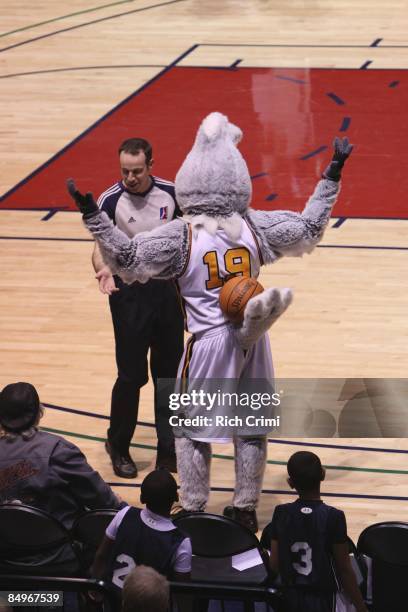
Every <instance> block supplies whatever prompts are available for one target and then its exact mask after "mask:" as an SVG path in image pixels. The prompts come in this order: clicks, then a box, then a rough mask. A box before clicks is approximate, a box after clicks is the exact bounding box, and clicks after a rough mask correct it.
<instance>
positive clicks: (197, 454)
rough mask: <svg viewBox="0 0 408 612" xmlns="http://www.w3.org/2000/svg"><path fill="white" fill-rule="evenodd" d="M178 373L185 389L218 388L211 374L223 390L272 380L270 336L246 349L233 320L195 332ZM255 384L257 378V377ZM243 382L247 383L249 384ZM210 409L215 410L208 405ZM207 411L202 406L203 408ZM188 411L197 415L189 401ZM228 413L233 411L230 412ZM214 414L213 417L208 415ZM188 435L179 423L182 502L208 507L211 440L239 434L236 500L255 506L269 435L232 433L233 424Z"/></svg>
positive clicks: (188, 507)
mask: <svg viewBox="0 0 408 612" xmlns="http://www.w3.org/2000/svg"><path fill="white" fill-rule="evenodd" d="M178 378H179V379H181V385H180V386H181V388H182V390H183V391H186V392H190V393H191V383H192V381H195V383H194V388H195V389H198V386H199V381H200V382H201V388H202V389H204V390H208V388H209V386H210V387H211V392H212V393H214V388H215V387H214V386H212V385H211V380H212V381H214V380H215V382H216V384H218V383H220V385H221V386H222V387H223V388H222V389H221V391H222V392H225V391H227V392H228V391H231V392H233V391H234V390H236V387H237V382H240V383H242V381H250V380H253V379H256V381H258V380H259V379H266V380H268V381H270V382H271V381H272V380H273V366H272V355H271V350H270V346H269V340H268V337H267V336H266V335H265V336H262V337H261V338H260V339H259V340H258V342H257V343H256V344H255V345H254V346H253V347H252V348H251V349H249V350H248V351H243V350H242V348H241V347H240V346H239V344H238V341H237V339H236V336H235V333H234V328H233V326H232V325H229V324H226V325H223V326H221V327H217V328H215V329H211V330H209V331H207V332H203V333H202V334H197V335H196V336H192V337H191V338H190V339H189V341H188V342H187V344H186V347H185V350H184V355H183V358H182V360H181V363H180V367H179V372H178ZM254 383H255V384H256V382H255V381H254ZM245 386H246V385H245V382H244V388H245ZM208 414H211V410H209V411H208ZM200 415H201V416H202V415H203V408H202V406H201V407H200V408H199V414H198V415H197V414H196V416H200ZM186 416H188V417H189V418H193V417H194V411H192V410H191V409H190V407H188V412H187V410H186ZM227 416H228V415H227ZM208 418H210V417H208ZM195 429H196V433H194V432H193V433H192V432H191V429H190V430H189V432H188V436H186V435H185V433H183V427H180V428H175V435H176V451H177V465H178V472H179V477H180V494H181V502H182V505H183V508H184V509H185V510H188V511H199V510H204V509H205V507H206V504H207V501H208V496H209V492H210V482H209V481H210V464H211V445H210V442H229V441H230V440H231V437H233V438H234V454H235V490H234V496H233V505H234V506H235V507H237V508H243V509H250V510H253V509H255V508H256V506H257V504H258V500H259V496H260V493H261V487H262V480H263V474H264V470H265V464H266V453H267V442H266V437H265V435H262V434H261V435H259V433H256V434H255V433H254V434H253V435H252V436H251V435H247V436H245V437H241V436H240V435H233V436H231V427H214V426H211V427H205V426H200V424H199V425H197V426H196V428H195Z"/></svg>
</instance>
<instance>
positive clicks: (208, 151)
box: [175, 113, 252, 218]
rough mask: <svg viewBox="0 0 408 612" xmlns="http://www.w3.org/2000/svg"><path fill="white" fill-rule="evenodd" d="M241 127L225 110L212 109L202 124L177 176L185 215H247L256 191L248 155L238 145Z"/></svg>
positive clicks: (179, 195) (178, 191)
mask: <svg viewBox="0 0 408 612" xmlns="http://www.w3.org/2000/svg"><path fill="white" fill-rule="evenodd" d="M241 138H242V132H241V130H240V129H239V128H238V127H237V126H236V125H233V124H232V123H229V121H228V118H227V117H226V116H225V115H222V114H221V113H211V114H210V115H208V116H207V117H206V118H205V119H204V121H203V122H202V124H201V125H200V127H199V129H198V132H197V136H196V139H195V142H194V145H193V148H192V149H191V151H190V153H189V154H188V155H187V157H186V159H185V160H184V162H183V165H182V166H181V168H180V170H179V171H178V173H177V176H176V181H175V185H176V198H177V202H178V204H179V206H180V208H181V210H182V211H183V213H184V214H185V215H189V216H197V215H205V216H207V217H213V218H214V217H218V218H219V217H229V216H231V215H233V213H238V214H239V215H243V214H244V213H245V211H246V210H247V208H248V205H249V201H250V199H251V194H252V185H251V179H250V176H249V172H248V168H247V165H246V163H245V160H244V158H243V157H242V155H241V153H240V152H239V151H238V149H237V145H238V143H239V141H240V140H241Z"/></svg>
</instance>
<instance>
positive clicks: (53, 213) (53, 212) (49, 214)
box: [41, 209, 59, 221]
mask: <svg viewBox="0 0 408 612" xmlns="http://www.w3.org/2000/svg"><path fill="white" fill-rule="evenodd" d="M57 212H59V211H58V210H55V209H54V210H49V211H48V212H47V214H46V215H44V217H41V221H48V219H51V217H53V216H54V215H56V214H57Z"/></svg>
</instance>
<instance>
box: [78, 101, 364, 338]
mask: <svg viewBox="0 0 408 612" xmlns="http://www.w3.org/2000/svg"><path fill="white" fill-rule="evenodd" d="M241 136H242V132H241V130H240V129H239V128H238V127H236V126H234V125H233V124H231V123H229V122H228V119H227V117H225V116H224V115H221V114H220V113H211V114H210V115H209V116H208V117H206V119H204V121H203V122H202V124H201V126H200V128H199V130H198V132H197V136H196V140H195V143H194V146H193V148H192V150H191V151H190V153H189V154H188V156H187V158H186V159H185V161H184V162H183V164H182V166H181V168H180V170H179V172H178V173H177V176H176V181H175V185H176V197H177V201H178V204H179V206H180V208H181V210H182V212H183V214H184V217H183V218H182V219H175V220H174V221H171V222H170V223H167V224H165V225H163V226H161V227H158V228H156V229H155V230H153V231H151V232H142V233H140V234H138V235H137V236H135V237H134V238H132V239H129V238H128V237H127V236H126V235H125V234H124V233H123V232H122V231H121V230H119V229H118V228H117V227H116V226H115V225H114V224H113V223H112V221H111V220H110V219H109V218H108V216H107V215H106V213H104V212H101V211H100V210H99V209H98V207H97V205H96V204H95V202H94V200H93V197H92V194H90V193H87V194H86V195H82V194H81V193H80V192H79V191H77V190H76V188H75V185H74V182H73V181H72V179H70V180H68V191H69V193H70V195H71V196H72V197H73V199H74V200H75V202H76V204H77V206H78V208H79V209H80V210H81V212H82V213H83V216H84V222H85V224H86V226H87V227H88V229H89V230H90V231H91V232H92V234H93V235H94V236H95V239H96V240H97V241H98V243H99V246H100V248H101V252H102V255H103V258H104V260H105V262H106V263H107V264H108V265H109V267H110V268H111V270H112V272H113V273H117V274H119V275H120V276H121V278H122V279H123V280H124V281H125V282H127V283H131V282H134V281H139V282H142V283H144V282H146V281H147V280H149V279H150V278H159V279H171V278H177V277H178V276H179V275H180V274H181V273H182V271H183V270H184V267H185V265H186V263H187V261H188V256H189V245H190V232H191V229H192V231H198V230H199V229H200V228H204V229H205V230H206V231H208V232H209V233H212V234H214V233H215V232H216V231H217V229H222V230H224V231H225V232H226V233H227V234H229V235H230V236H231V237H233V238H237V237H238V236H239V235H240V228H241V223H242V218H244V219H246V220H247V222H248V223H249V224H250V226H251V227H252V229H253V230H254V233H255V234H256V236H257V238H258V241H259V244H260V249H261V253H262V256H263V260H264V263H273V262H274V261H276V260H277V259H278V258H280V257H283V256H285V255H286V256H301V255H302V254H303V253H309V252H310V251H312V249H313V248H314V247H315V245H316V244H317V243H318V242H319V241H320V240H321V238H322V236H323V232H324V229H325V228H326V226H327V224H328V222H329V219H330V214H331V211H332V208H333V206H334V203H335V201H336V197H337V194H338V191H339V180H340V175H341V169H342V167H343V164H344V162H345V161H346V159H347V157H348V156H349V155H350V153H351V150H352V145H350V144H349V143H348V140H347V138H344V139H343V140H340V139H339V138H336V139H335V141H334V154H333V158H332V161H331V163H330V164H329V166H328V167H327V168H326V170H325V172H324V173H323V177H322V179H321V180H320V181H319V182H318V184H317V186H316V189H315V191H314V193H313V194H312V196H311V197H310V199H309V201H308V202H307V204H306V206H305V208H304V210H303V212H302V213H296V212H291V211H273V212H266V211H260V210H252V209H250V208H249V207H248V206H249V201H250V198H251V193H252V186H251V179H250V176H249V171H248V168H247V165H246V163H245V160H244V159H243V157H242V156H241V154H240V152H239V151H238V148H237V144H238V142H239V141H240V139H241ZM291 297H292V296H291V292H290V291H289V290H276V289H271V290H267V291H265V292H264V293H262V294H260V296H257V297H256V298H253V299H252V300H250V301H249V302H248V304H247V307H246V309H245V317H244V322H243V324H242V326H241V328H240V330H238V336H239V339H240V342H241V345H242V346H243V348H248V347H249V346H250V345H251V344H252V343H253V342H254V341H256V340H257V338H259V336H260V335H262V333H264V332H265V331H266V330H267V329H268V328H269V327H270V325H271V324H272V323H273V321H274V320H275V319H276V318H278V316H279V315H280V314H282V312H284V310H286V308H287V306H288V305H289V303H290V301H291Z"/></svg>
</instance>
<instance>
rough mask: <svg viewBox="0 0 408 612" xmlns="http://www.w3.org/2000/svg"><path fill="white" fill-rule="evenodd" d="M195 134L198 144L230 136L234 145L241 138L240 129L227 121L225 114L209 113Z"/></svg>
mask: <svg viewBox="0 0 408 612" xmlns="http://www.w3.org/2000/svg"><path fill="white" fill-rule="evenodd" d="M197 136H198V138H197V140H198V141H199V142H200V144H204V143H211V142H216V141H217V140H220V139H221V138H227V139H228V138H230V139H231V140H232V142H233V144H234V145H235V146H236V145H238V143H239V142H240V140H241V139H242V131H241V130H240V129H239V127H237V126H236V125H234V124H233V123H229V121H228V117H226V116H225V115H222V114H221V113H211V114H210V115H208V116H207V117H206V118H205V119H204V121H203V122H202V124H201V126H200V129H199V130H198V134H197Z"/></svg>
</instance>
